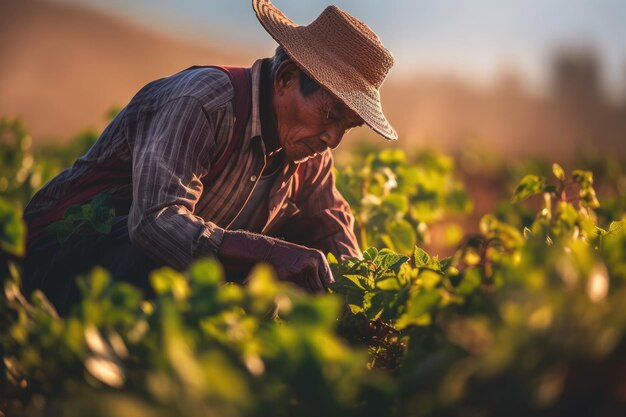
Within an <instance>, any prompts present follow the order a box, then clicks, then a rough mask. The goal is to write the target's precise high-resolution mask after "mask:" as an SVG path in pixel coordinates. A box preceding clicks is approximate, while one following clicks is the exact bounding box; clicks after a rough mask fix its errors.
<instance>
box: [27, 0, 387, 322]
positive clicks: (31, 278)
mask: <svg viewBox="0 0 626 417" xmlns="http://www.w3.org/2000/svg"><path fill="white" fill-rule="evenodd" d="M253 6H254V10H255V13H256V15H257V17H258V19H259V21H260V22H261V24H262V25H263V26H264V27H265V29H266V30H267V31H268V32H269V33H270V35H272V37H274V39H275V40H276V41H277V42H278V44H279V47H278V49H277V51H276V55H275V56H274V57H273V58H272V59H265V60H259V61H257V62H256V63H255V64H254V65H253V66H252V68H250V69H240V68H239V69H238V68H217V67H192V68H190V69H188V70H186V71H183V72H181V73H179V74H176V75H173V76H171V77H168V78H164V79H161V80H157V81H154V82H152V83H150V84H148V85H147V86H145V87H144V88H143V89H142V90H141V91H139V93H137V95H136V96H135V97H134V98H133V99H132V100H131V102H130V103H129V104H128V105H127V106H126V107H125V108H124V109H123V110H122V111H121V112H120V114H119V115H118V116H117V117H116V118H115V119H114V120H113V121H112V122H111V124H110V125H109V126H108V127H107V128H106V129H105V131H104V132H103V133H102V135H101V137H100V138H99V139H98V141H97V142H96V143H95V144H94V146H93V147H92V148H91V149H90V150H89V151H88V152H87V154H85V155H84V156H83V157H81V158H80V159H78V160H77V161H76V163H75V164H74V165H73V166H72V167H71V168H70V169H67V170H65V171H64V172H62V173H61V174H59V175H58V176H57V177H56V178H54V179H53V180H52V181H51V182H49V183H48V184H46V186H45V187H44V188H43V189H42V190H40V191H39V192H38V193H37V194H36V195H35V196H34V197H33V199H32V201H31V202H30V203H29V205H28V206H27V208H26V210H25V214H24V216H25V219H26V221H27V223H28V225H29V238H28V251H27V253H28V254H27V259H26V261H25V267H24V288H25V290H26V291H27V292H30V291H32V290H33V289H35V288H40V289H42V290H43V291H44V292H45V293H46V294H47V295H48V297H49V298H50V299H51V301H52V302H53V303H54V304H55V306H56V307H57V308H58V309H60V310H61V311H65V310H66V309H67V308H68V307H69V306H70V305H71V304H72V302H73V301H74V300H75V299H76V298H77V290H76V287H75V285H74V284H73V282H72V281H73V277H74V276H75V274H76V273H80V272H84V271H87V270H88V269H89V268H91V267H92V266H94V265H97V264H99V265H104V266H105V267H107V268H108V269H109V270H110V271H111V272H112V274H113V275H114V276H116V278H118V279H124V280H127V281H130V282H133V283H135V284H137V285H139V286H141V287H143V288H144V289H146V290H147V291H149V285H148V283H147V275H148V272H149V271H150V270H151V269H153V268H156V267H158V266H163V265H167V266H170V267H173V268H176V269H184V268H186V267H187V266H188V265H189V264H190V263H191V262H192V261H193V260H194V259H197V258H199V257H204V256H215V255H216V256H217V257H218V258H219V259H220V260H221V261H222V262H223V263H224V264H225V266H226V269H227V272H228V276H229V278H230V279H240V278H241V277H242V276H243V275H245V271H246V269H249V267H250V266H251V265H253V264H255V263H258V262H268V263H270V264H271V265H272V266H273V267H274V268H275V269H276V272H277V275H278V277H279V278H280V279H282V280H288V281H292V282H294V283H296V284H298V285H300V286H301V287H302V288H304V289H305V290H307V291H310V292H319V291H323V289H324V287H325V286H327V285H329V284H331V283H332V282H333V278H332V275H331V272H330V269H329V266H328V263H327V262H326V258H325V253H327V252H332V253H333V254H335V255H336V256H337V257H351V256H360V255H361V252H360V249H359V247H358V244H357V241H356V238H355V235H354V233H353V230H352V228H353V222H354V220H353V217H352V215H351V214H350V210H349V207H348V205H347V203H346V202H345V200H344V199H343V198H342V197H341V195H340V194H339V192H338V191H337V190H336V188H335V184H334V177H333V173H332V165H333V161H332V156H331V153H330V149H333V148H335V147H337V146H338V145H339V143H340V142H341V140H342V138H343V135H344V133H345V132H346V131H348V130H349V129H351V128H353V127H355V126H359V125H362V124H363V123H365V124H367V125H368V126H370V127H371V128H372V129H374V130H375V131H376V132H378V133H379V134H381V135H382V136H384V137H385V138H387V139H396V138H397V135H396V133H395V131H394V130H393V128H392V127H391V126H390V124H389V123H388V122H387V120H386V118H385V116H384V114H383V112H382V108H381V104H380V96H379V92H378V88H379V87H380V85H381V84H382V82H383V80H384V78H385V77H386V75H387V73H388V71H389V69H390V68H391V66H392V65H393V57H392V56H391V54H390V53H389V51H387V50H386V49H385V48H384V46H383V45H382V43H381V42H380V40H379V38H378V37H377V36H376V34H374V33H373V32H372V31H371V30H370V29H369V28H368V27H367V26H366V25H365V24H364V23H362V22H361V21H359V20H357V19H355V18H354V17H353V16H351V15H349V14H348V13H346V12H344V11H342V10H340V9H338V8H337V7H335V6H330V7H328V8H326V10H324V12H323V13H322V14H321V15H320V16H319V17H318V18H317V19H316V20H315V21H314V22H312V23H311V24H310V25H308V26H297V25H295V24H294V23H293V22H292V21H290V20H289V19H288V18H287V17H285V16H284V15H283V14H282V13H281V12H280V11H279V10H278V9H277V8H276V7H275V6H274V5H273V4H272V3H271V2H270V1H269V0H253ZM101 193H106V194H107V195H110V196H111V204H112V205H113V207H115V209H116V213H115V214H116V216H115V218H114V220H113V227H112V231H111V233H110V234H108V235H106V236H102V237H100V238H97V239H93V240H92V241H89V242H87V244H81V245H80V246H79V247H76V245H74V246H73V247H72V246H70V247H69V248H68V245H66V244H64V245H61V244H60V243H59V242H58V241H57V240H56V239H54V237H53V236H51V234H50V228H49V225H50V224H53V223H54V222H56V221H59V220H60V219H61V218H62V217H63V213H64V212H65V210H66V209H67V208H68V207H70V206H72V205H77V204H85V203H87V202H89V201H91V200H93V199H94V198H95V197H96V196H97V195H100V194H101ZM238 273H239V274H238Z"/></svg>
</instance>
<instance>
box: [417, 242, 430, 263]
mask: <svg viewBox="0 0 626 417" xmlns="http://www.w3.org/2000/svg"><path fill="white" fill-rule="evenodd" d="M413 258H414V259H415V266H416V267H418V268H419V267H422V266H426V265H428V264H429V263H430V255H428V253H426V251H425V250H424V249H422V248H420V247H419V246H415V249H414V250H413Z"/></svg>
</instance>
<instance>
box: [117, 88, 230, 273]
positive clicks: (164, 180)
mask: <svg viewBox="0 0 626 417" xmlns="http://www.w3.org/2000/svg"><path fill="white" fill-rule="evenodd" d="M146 119H147V118H146ZM139 128H140V129H141V130H140V132H138V134H137V136H136V138H135V142H134V147H133V203H132V205H131V209H130V213H129V216H128V231H129V235H130V239H131V241H132V242H133V243H134V244H136V245H137V246H139V247H140V248H141V249H143V250H144V251H145V252H146V253H148V254H149V255H150V256H152V257H153V258H155V259H158V260H160V261H162V262H164V263H165V264H167V265H170V266H172V267H174V268H177V269H184V268H186V267H187V266H188V265H189V264H190V263H191V262H192V260H193V259H195V258H197V257H200V256H207V255H210V254H215V253H216V252H217V249H218V248H219V245H220V244H221V241H222V235H223V230H222V229H221V228H219V227H218V226H217V225H215V224H214V223H211V222H205V221H204V220H203V219H202V218H201V217H199V216H196V215H194V214H193V212H194V208H195V205H196V203H197V201H198V199H199V198H200V195H201V193H202V188H203V187H202V182H201V181H200V178H201V177H202V176H203V175H206V173H207V172H208V170H209V169H210V162H209V161H210V154H211V152H212V151H213V149H214V148H215V141H214V137H213V129H212V127H211V125H210V122H209V120H208V119H207V117H206V115H205V114H204V112H203V109H202V107H201V104H200V103H199V102H198V101H197V100H196V99H195V98H191V97H182V98H178V99H174V100H172V101H170V102H168V103H167V104H165V105H163V106H162V107H161V108H160V109H158V110H157V111H156V112H154V114H151V115H150V118H149V120H148V119H147V120H146V125H145V127H142V126H140V127H139Z"/></svg>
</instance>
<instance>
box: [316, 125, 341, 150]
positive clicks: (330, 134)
mask: <svg viewBox="0 0 626 417" xmlns="http://www.w3.org/2000/svg"><path fill="white" fill-rule="evenodd" d="M344 132H345V130H344V129H342V128H341V127H338V126H334V127H333V126H331V127H328V128H327V129H326V130H325V131H324V132H323V133H322V134H321V135H320V139H322V141H323V142H324V143H325V144H326V146H328V147H329V148H330V149H335V148H336V147H337V146H339V143H340V142H341V139H342V138H343V134H344Z"/></svg>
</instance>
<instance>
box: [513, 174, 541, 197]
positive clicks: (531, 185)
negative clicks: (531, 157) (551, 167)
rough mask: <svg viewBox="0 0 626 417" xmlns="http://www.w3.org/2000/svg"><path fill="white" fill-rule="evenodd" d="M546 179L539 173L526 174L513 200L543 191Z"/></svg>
mask: <svg viewBox="0 0 626 417" xmlns="http://www.w3.org/2000/svg"><path fill="white" fill-rule="evenodd" d="M544 185H545V179H544V178H542V177H539V176H537V175H532V174H531V175H526V176H525V177H524V178H522V180H521V181H520V183H519V185H518V186H517V188H516V189H515V194H514V196H513V202H517V201H521V200H524V199H526V198H528V197H530V196H532V195H535V194H538V193H540V192H542V191H543V187H544Z"/></svg>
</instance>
